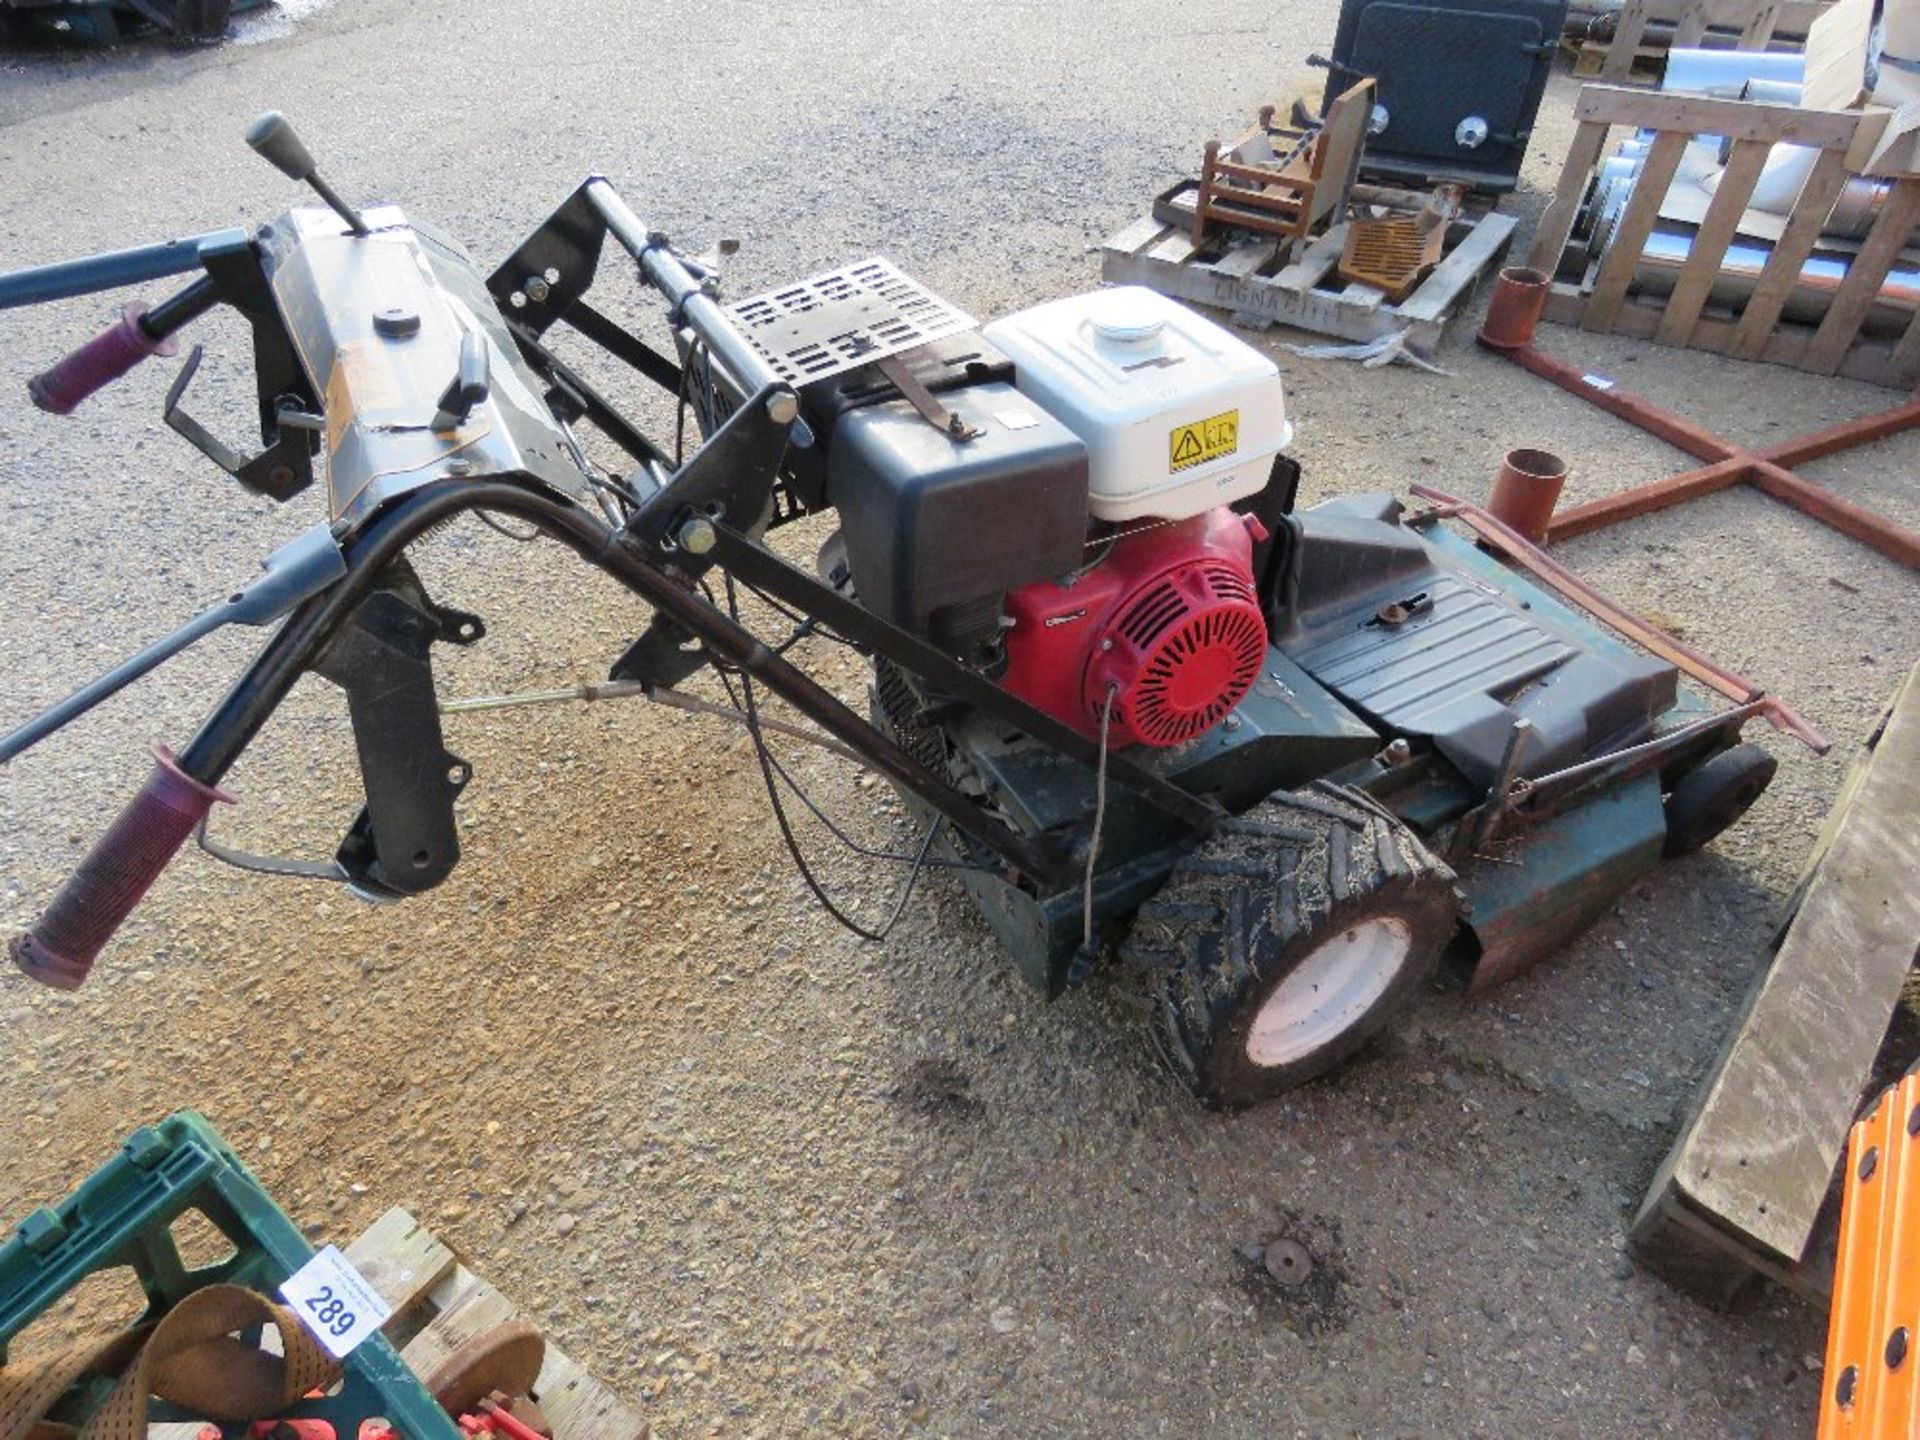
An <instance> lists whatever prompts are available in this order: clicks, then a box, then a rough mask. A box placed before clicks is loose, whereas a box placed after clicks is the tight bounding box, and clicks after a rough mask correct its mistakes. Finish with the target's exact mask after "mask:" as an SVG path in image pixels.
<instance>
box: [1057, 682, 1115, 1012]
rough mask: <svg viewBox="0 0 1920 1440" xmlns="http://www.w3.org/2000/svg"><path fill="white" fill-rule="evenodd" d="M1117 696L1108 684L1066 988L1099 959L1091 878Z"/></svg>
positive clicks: (1103, 812)
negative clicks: (1090, 827)
mask: <svg viewBox="0 0 1920 1440" xmlns="http://www.w3.org/2000/svg"><path fill="white" fill-rule="evenodd" d="M1119 693H1120V686H1119V683H1118V682H1117V681H1116V682H1113V683H1110V684H1109V685H1108V686H1107V698H1106V701H1105V703H1104V704H1102V705H1101V707H1100V763H1099V765H1098V766H1097V767H1096V768H1095V770H1094V772H1093V834H1092V836H1091V837H1089V839H1088V841H1087V873H1086V879H1085V880H1084V881H1083V882H1082V884H1081V887H1080V948H1079V949H1078V950H1076V951H1074V952H1073V959H1072V960H1070V961H1068V962H1067V984H1069V985H1079V984H1082V983H1084V982H1085V980H1086V978H1087V976H1088V975H1090V974H1092V973H1093V962H1094V961H1096V960H1098V959H1099V958H1100V947H1099V946H1098V945H1096V944H1094V939H1093V875H1094V870H1095V867H1097V866H1098V865H1099V863H1100V831H1101V827H1103V826H1104V825H1105V824H1106V823H1107V736H1108V733H1109V732H1110V730H1111V728H1112V725H1113V699H1114V697H1115V696H1116V695H1118V694H1119Z"/></svg>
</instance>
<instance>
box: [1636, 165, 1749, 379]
mask: <svg viewBox="0 0 1920 1440" xmlns="http://www.w3.org/2000/svg"><path fill="white" fill-rule="evenodd" d="M1772 153H1773V147H1772V146H1771V145H1767V144H1764V143H1762V142H1761V141H1759V140H1736V141H1734V144H1733V154H1732V155H1730V156H1729V157H1728V159H1727V164H1726V168H1725V169H1724V170H1722V171H1721V173H1720V184H1719V186H1718V187H1717V188H1716V189H1715V190H1714V192H1713V201H1712V203H1711V204H1709V205H1708V206H1707V215H1706V219H1704V220H1703V221H1702V222H1701V224H1700V231H1699V233H1698V234H1697V235H1695V236H1694V238H1693V244H1692V246H1691V247H1690V248H1689V249H1688V251H1687V258H1686V260H1685V262H1684V263H1683V264H1682V265H1681V267H1680V275H1679V278H1678V279H1676V280H1675V281H1674V285H1673V293H1672V294H1671V295H1669V296H1668V297H1667V313H1666V315H1665V316H1664V317H1663V318H1662V319H1661V321H1660V329H1659V330H1658V331H1657V332H1656V333H1655V335H1654V337H1653V338H1654V340H1655V341H1656V342H1657V343H1658V344H1661V345H1685V344H1686V343H1687V339H1688V337H1689V336H1691V335H1692V334H1693V327H1694V322H1695V321H1697V320H1698V319H1699V318H1700V307H1701V306H1703V305H1705V304H1706V303H1707V296H1708V295H1709V294H1711V293H1712V291H1713V282H1714V281H1715V280H1717V279H1719V278H1720V262H1721V261H1722V260H1724V259H1726V255H1727V246H1728V245H1729V244H1731V243H1732V241H1733V235H1734V231H1735V229H1736V228H1737V227H1738V226H1739V224H1740V217H1741V216H1742V215H1744V214H1745V213H1746V209H1747V200H1748V197H1750V196H1751V195H1752V194H1753V186H1754V182H1755V181H1756V180H1758V179H1759V178H1760V170H1761V167H1762V166H1764V165H1765V164H1766V163H1767V157H1768V156H1769V155H1771V154H1772Z"/></svg>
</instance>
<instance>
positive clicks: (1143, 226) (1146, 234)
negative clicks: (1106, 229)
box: [1106, 215, 1167, 255]
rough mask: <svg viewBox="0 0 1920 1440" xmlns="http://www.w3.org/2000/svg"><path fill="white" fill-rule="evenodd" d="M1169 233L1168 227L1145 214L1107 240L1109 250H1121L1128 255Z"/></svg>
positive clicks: (1136, 252)
mask: <svg viewBox="0 0 1920 1440" xmlns="http://www.w3.org/2000/svg"><path fill="white" fill-rule="evenodd" d="M1166 233H1167V227H1166V226H1165V225H1162V224H1161V223H1160V222H1159V221H1158V220H1156V219H1154V218H1153V216H1151V215H1143V216H1141V217H1140V218H1139V219H1138V220H1136V221H1134V222H1133V223H1132V224H1131V225H1129V226H1127V228H1126V229H1124V230H1122V231H1121V232H1120V233H1119V234H1118V235H1115V236H1114V237H1113V238H1112V239H1111V240H1109V241H1107V244H1106V248H1107V249H1109V250H1121V251H1124V252H1125V253H1126V254H1128V255H1134V254H1138V253H1139V252H1140V251H1142V250H1144V249H1146V248H1147V246H1149V245H1151V244H1153V243H1154V242H1155V241H1157V240H1159V239H1160V238H1161V237H1162V236H1164V235H1165V234H1166Z"/></svg>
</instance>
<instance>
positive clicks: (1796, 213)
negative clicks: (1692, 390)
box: [1727, 150, 1847, 360]
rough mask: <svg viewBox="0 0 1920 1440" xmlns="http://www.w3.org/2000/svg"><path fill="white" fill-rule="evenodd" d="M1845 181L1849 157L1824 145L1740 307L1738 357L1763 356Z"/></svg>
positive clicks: (1736, 337) (1736, 341) (1735, 344)
mask: <svg viewBox="0 0 1920 1440" xmlns="http://www.w3.org/2000/svg"><path fill="white" fill-rule="evenodd" d="M1846 185H1847V162H1846V157H1845V156H1843V155H1842V154H1841V153H1840V152H1839V151H1838V150H1828V151H1825V152H1824V153H1823V154H1822V155H1821V156H1820V158H1819V159H1818V160H1816V161H1814V163H1813V172H1812V173H1811V174H1810V175H1808V176H1807V183H1806V184H1805V185H1804V186H1802V187H1801V190H1800V199H1799V201H1798V202H1797V203H1796V204H1795V205H1794V207H1793V215H1792V216H1791V217H1790V218H1789V219H1788V221H1787V228H1786V229H1785V230H1784V231H1782V232H1781V235H1780V239H1779V241H1778V242H1777V243H1776V244H1775V245H1774V247H1773V254H1772V255H1771V256H1769V257H1768V259H1767V265H1766V268H1765V269H1764V270H1762V271H1761V272H1760V280H1759V283H1758V284H1756V285H1755V286H1754V288H1753V294H1751V295H1749V296H1748V297H1747V303H1746V307H1745V308H1744V309H1743V310H1742V311H1741V312H1740V322H1739V324H1738V325H1737V326H1736V327H1735V333H1734V342H1733V348H1732V349H1731V350H1729V351H1728V352H1727V353H1728V354H1730V355H1732V356H1733V357H1734V358H1735V359H1737V360H1758V359H1759V358H1760V354H1761V351H1762V350H1763V349H1764V348H1765V346H1766V343H1767V337H1768V336H1769V335H1771V334H1772V333H1773V327H1774V326H1775V325H1777V324H1778V323H1779V322H1780V312H1781V311H1782V310H1783V309H1784V308H1785V307H1786V303H1787V297H1788V296H1789V295H1791V294H1792V293H1793V287H1794V286H1795V285H1796V284H1798V283H1799V279H1800V267H1801V266H1803V265H1805V264H1806V263H1807V257H1808V256H1809V255H1811V254H1812V253H1813V247H1814V245H1815V243H1816V242H1817V241H1818V240H1819V239H1820V232H1821V230H1823V229H1824V228H1825V227H1826V223H1827V216H1828V215H1829V214H1831V213H1832V211H1833V202H1834V201H1836V200H1838V199H1839V198H1840V192H1841V191H1842V190H1844V189H1845V188H1846Z"/></svg>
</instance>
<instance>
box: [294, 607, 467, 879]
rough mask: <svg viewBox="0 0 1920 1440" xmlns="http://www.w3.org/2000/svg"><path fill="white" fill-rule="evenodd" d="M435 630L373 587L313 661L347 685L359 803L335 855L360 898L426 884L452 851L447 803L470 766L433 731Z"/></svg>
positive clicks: (444, 869)
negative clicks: (361, 794) (361, 792)
mask: <svg viewBox="0 0 1920 1440" xmlns="http://www.w3.org/2000/svg"><path fill="white" fill-rule="evenodd" d="M444 634H445V629H444V627H443V624H442V622H441V620H440V618H439V616H437V615H436V614H435V613H434V612H433V611H432V609H430V608H428V607H426V606H423V605H420V604H417V603H415V601H414V600H412V599H410V598H408V597H406V596H404V595H403V594H402V593H401V592H400V590H399V589H397V588H384V589H379V590H375V591H374V592H373V593H372V594H370V595H368V596H367V598H366V599H365V600H363V601H362V602H361V603H360V606H359V608H358V609H356V610H355V611H354V612H353V616H352V618H351V619H350V620H349V621H348V622H347V623H346V625H344V626H343V627H342V628H341V630H340V631H339V633H338V634H337V635H335V636H334V638H333V640H332V641H331V643H329V644H328V646H327V648H326V650H325V651H323V652H322V653H321V655H320V657H319V659H318V660H317V661H316V662H315V664H314V666H313V669H314V672H315V673H316V674H319V675H322V676H325V677H326V678H327V679H329V680H331V681H333V683H334V684H336V685H338V686H339V687H340V688H341V689H343V690H345V691H346V692H347V712H348V714H349V716H350V717H351V719H352V721H353V739H354V746H355V748H356V749H357V751H358V752H359V757H360V775H361V778H362V780H363V782H364V783H365V787H366V795H367V803H366V806H365V808H364V809H362V810H361V812H360V814H359V816H358V817H357V818H356V819H355V820H354V822H353V825H352V827H351V828H350V829H349V830H348V832H347V837H346V839H345V840H343V841H342V842H341V845H340V850H339V853H338V855H337V857H336V860H337V863H338V864H339V866H340V868H341V870H342V871H343V872H345V874H346V875H347V877H348V879H349V882H350V883H351V884H352V885H353V886H354V888H355V889H356V890H358V891H360V892H361V893H363V894H366V895H367V896H368V897H369V898H382V897H384V898H393V897H397V896H403V895H415V894H418V893H419V892H421V891H423V890H430V889H432V888H433V887H434V886H435V885H438V884H439V883H440V882H441V881H442V880H444V879H446V878H447V876H448V875H449V874H450V873H451V872H452V870H453V867H454V865H455V864H456V863H457V862H458V860H459V859H460V839H459V834H458V831H457V830H456V828H455V825H454V818H453V802H454V800H455V799H456V798H458V796H459V794H460V792H461V790H462V789H464V788H465V787H466V784H467V782H468V781H469V780H471V779H472V778H473V767H472V766H470V765H469V764H467V762H466V761H465V760H463V759H461V758H460V757H459V756H458V755H455V754H454V753H453V752H452V751H450V750H448V749H447V748H446V746H445V744H444V743H443V742H442V740H441V732H440V702H439V697H438V696H436V695H435V694H434V688H433V669H432V666H431V664H430V655H431V651H432V647H433V643H434V641H436V640H439V639H441V638H443V635H444Z"/></svg>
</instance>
